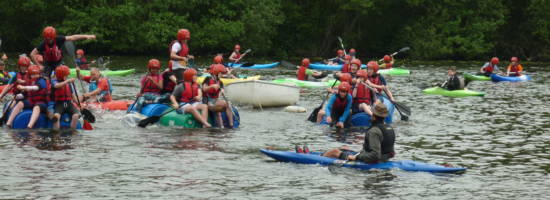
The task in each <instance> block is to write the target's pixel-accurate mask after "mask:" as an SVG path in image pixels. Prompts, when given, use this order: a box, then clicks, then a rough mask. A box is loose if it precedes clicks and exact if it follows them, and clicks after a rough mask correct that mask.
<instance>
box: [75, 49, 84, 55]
mask: <svg viewBox="0 0 550 200" xmlns="http://www.w3.org/2000/svg"><path fill="white" fill-rule="evenodd" d="M76 54H77V55H81V56H83V55H84V50H82V49H78V50H76Z"/></svg>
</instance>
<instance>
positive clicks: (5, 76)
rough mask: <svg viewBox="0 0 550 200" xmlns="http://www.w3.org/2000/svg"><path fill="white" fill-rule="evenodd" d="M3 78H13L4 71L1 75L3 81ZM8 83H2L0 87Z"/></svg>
mask: <svg viewBox="0 0 550 200" xmlns="http://www.w3.org/2000/svg"><path fill="white" fill-rule="evenodd" d="M3 78H11V77H10V74H9V73H8V72H7V71H3V72H2V73H0V79H3ZM7 83H8V82H0V85H5V84H7Z"/></svg>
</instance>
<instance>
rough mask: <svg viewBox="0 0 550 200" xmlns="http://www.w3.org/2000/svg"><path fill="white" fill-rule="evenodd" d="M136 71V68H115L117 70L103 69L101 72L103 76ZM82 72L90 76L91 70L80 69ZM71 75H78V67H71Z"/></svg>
mask: <svg viewBox="0 0 550 200" xmlns="http://www.w3.org/2000/svg"><path fill="white" fill-rule="evenodd" d="M135 71H136V70H135V69H126V70H115V71H111V70H102V71H101V74H102V75H103V76H127V75H129V74H132V73H134V72H135ZM80 74H82V75H83V76H89V75H90V70H80ZM69 76H70V77H76V69H71V74H70V75H69Z"/></svg>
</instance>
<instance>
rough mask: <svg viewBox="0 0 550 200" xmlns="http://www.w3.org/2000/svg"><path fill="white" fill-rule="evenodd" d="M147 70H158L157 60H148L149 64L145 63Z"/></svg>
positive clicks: (158, 62) (158, 63)
mask: <svg viewBox="0 0 550 200" xmlns="http://www.w3.org/2000/svg"><path fill="white" fill-rule="evenodd" d="M147 68H149V69H160V61H159V60H157V59H151V60H149V63H147Z"/></svg>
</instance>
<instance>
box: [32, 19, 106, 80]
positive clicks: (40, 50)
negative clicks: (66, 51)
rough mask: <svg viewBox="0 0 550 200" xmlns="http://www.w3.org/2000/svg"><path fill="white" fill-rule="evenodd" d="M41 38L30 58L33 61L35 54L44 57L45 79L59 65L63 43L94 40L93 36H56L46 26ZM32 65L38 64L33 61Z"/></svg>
mask: <svg viewBox="0 0 550 200" xmlns="http://www.w3.org/2000/svg"><path fill="white" fill-rule="evenodd" d="M42 36H43V37H44V41H42V43H40V44H39V45H38V47H36V48H34V49H33V50H32V52H31V58H32V59H35V56H36V55H37V54H42V55H43V56H44V61H45V62H44V67H45V69H44V72H45V73H46V75H47V76H46V78H48V79H49V78H50V76H51V74H52V72H53V71H54V70H55V68H56V67H57V66H59V65H61V62H62V59H63V54H62V53H61V48H62V47H63V45H64V44H65V41H77V40H93V39H96V37H95V35H70V36H64V35H57V32H56V31H55V28H54V27H52V26H48V27H46V28H44V30H43V31H42ZM33 61H34V63H38V61H37V60H33Z"/></svg>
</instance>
